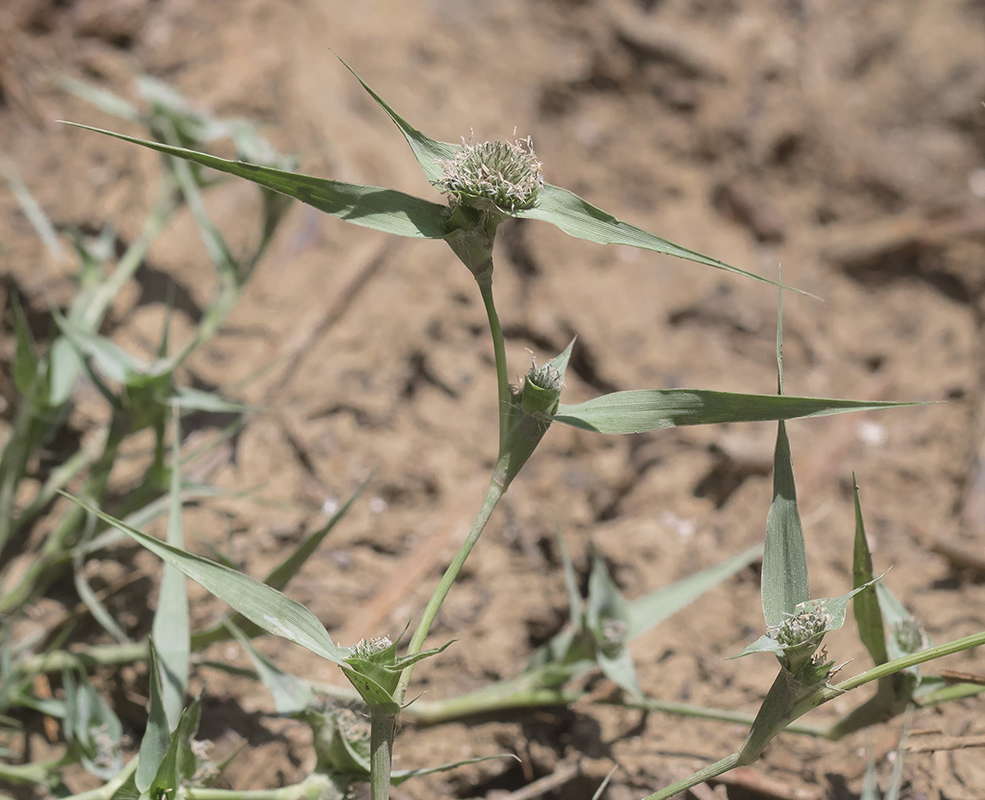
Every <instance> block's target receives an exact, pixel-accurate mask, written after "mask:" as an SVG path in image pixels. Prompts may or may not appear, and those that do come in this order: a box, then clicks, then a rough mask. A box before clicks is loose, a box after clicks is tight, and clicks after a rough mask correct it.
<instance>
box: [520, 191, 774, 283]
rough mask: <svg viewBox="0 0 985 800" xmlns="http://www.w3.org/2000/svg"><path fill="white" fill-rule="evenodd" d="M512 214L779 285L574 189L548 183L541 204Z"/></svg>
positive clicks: (598, 240)
mask: <svg viewBox="0 0 985 800" xmlns="http://www.w3.org/2000/svg"><path fill="white" fill-rule="evenodd" d="M512 216H514V217H518V218H520V219H539V220H542V221H543V222H549V223H551V224H552V225H554V226H555V227H557V228H560V229H561V230H562V231H564V233H566V234H568V235H569V236H573V237H575V238H576V239H585V240H586V241H589V242H595V243H597V244H622V245H626V246H627V247H637V248H639V249H641V250H652V251H653V252H656V253H663V254H665V255H669V256H676V257H677V258H683V259H686V260H687V261H694V262H697V263H698V264H704V265H706V266H709V267H715V268H716V269H722V270H725V271H726V272H733V273H735V274H736V275H744V276H745V277H747V278H752V279H754V280H757V281H761V282H762V283H769V284H774V285H775V281H771V280H769V279H768V278H764V277H762V276H760V275H756V274H754V273H752V272H747V271H746V270H744V269H739V268H738V267H733V266H730V265H729V264H726V263H725V262H724V261H719V260H718V259H717V258H711V257H709V256H705V255H702V254H701V253H698V252H695V251H694V250H689V249H688V248H686V247H681V246H680V245H676V244H674V243H673V242H669V241H667V240H666V239H663V238H661V237H659V236H656V235H654V234H652V233H648V232H647V231H645V230H643V229H642V228H637V227H636V226H635V225H630V224H629V223H628V222H623V221H622V220H619V219H616V218H615V217H614V216H612V214H609V213H608V212H606V211H603V210H602V209H600V208H596V207H595V206H593V205H592V204H591V203H589V202H587V201H585V200H583V199H582V198H580V197H579V196H578V195H576V194H574V193H573V192H569V191H568V190H567V189H562V188H561V187H559V186H552V185H551V184H544V187H543V188H542V189H541V190H540V193H539V195H538V196H537V203H536V204H535V205H534V206H533V207H531V208H526V209H517V211H516V212H515V213H514V214H513V215H512Z"/></svg>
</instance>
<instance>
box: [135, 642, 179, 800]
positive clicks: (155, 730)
mask: <svg viewBox="0 0 985 800" xmlns="http://www.w3.org/2000/svg"><path fill="white" fill-rule="evenodd" d="M149 647H150V662H149V665H148V668H149V673H150V675H149V679H150V718H149V719H148V721H147V728H146V729H145V730H144V738H143V739H141V741H140V754H139V756H138V758H139V761H137V771H136V772H135V773H134V780H135V782H136V787H137V789H138V790H139V791H141V792H145V791H147V790H148V789H149V788H150V786H151V784H152V783H153V782H154V776H155V775H157V770H158V768H159V767H160V766H161V762H162V761H163V760H164V755H165V753H167V751H168V745H169V744H170V743H171V731H170V730H169V729H168V716H167V712H166V711H165V710H164V701H163V699H162V697H163V690H162V689H161V667H160V663H159V662H158V660H157V648H155V647H154V640H153V639H151V640H150V642H149Z"/></svg>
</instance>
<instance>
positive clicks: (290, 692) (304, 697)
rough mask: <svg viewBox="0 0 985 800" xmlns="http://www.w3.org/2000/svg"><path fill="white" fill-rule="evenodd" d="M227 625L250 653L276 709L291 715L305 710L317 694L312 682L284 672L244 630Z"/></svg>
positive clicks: (228, 623) (229, 623) (279, 712)
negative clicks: (259, 649) (260, 649)
mask: <svg viewBox="0 0 985 800" xmlns="http://www.w3.org/2000/svg"><path fill="white" fill-rule="evenodd" d="M226 626H227V627H228V628H229V630H230V632H231V633H232V634H233V636H234V637H235V639H236V641H237V642H239V644H240V646H241V647H242V648H243V649H244V650H245V651H246V653H247V655H249V657H250V660H251V661H252V662H253V666H254V667H255V668H256V671H257V674H258V675H259V676H260V680H261V681H262V682H263V685H264V686H266V687H267V691H269V692H270V694H271V695H272V696H273V698H274V709H275V710H276V711H277V713H278V714H284V715H286V716H290V715H291V714H297V713H299V712H301V711H304V710H305V709H307V708H308V707H309V706H310V705H311V703H312V701H313V700H314V696H315V695H314V691H313V690H312V688H311V684H310V683H308V682H307V681H305V680H302V679H301V678H297V677H295V676H294V675H288V674H287V673H286V672H283V671H282V670H281V669H280V668H279V667H278V666H277V665H276V664H274V663H273V662H272V661H271V660H270V659H268V658H267V657H266V656H265V655H263V654H262V653H260V652H259V651H258V650H257V649H256V648H255V647H254V646H253V643H252V642H251V641H250V640H249V639H247V638H246V636H245V635H244V634H243V632H242V631H241V630H240V629H239V628H237V627H236V626H235V625H233V624H232V623H231V622H227V623H226Z"/></svg>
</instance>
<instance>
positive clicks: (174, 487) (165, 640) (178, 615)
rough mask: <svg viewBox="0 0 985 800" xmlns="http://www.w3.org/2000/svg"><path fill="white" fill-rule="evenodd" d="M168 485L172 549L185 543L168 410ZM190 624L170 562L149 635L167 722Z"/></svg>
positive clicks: (180, 696)
mask: <svg viewBox="0 0 985 800" xmlns="http://www.w3.org/2000/svg"><path fill="white" fill-rule="evenodd" d="M171 429H172V432H173V434H172V435H173V437H174V438H173V439H172V443H171V487H170V492H169V495H170V503H169V507H168V544H169V545H171V546H172V547H174V548H175V549H179V550H180V549H181V548H183V547H184V546H185V528H184V524H183V520H182V502H181V453H180V452H179V442H180V438H181V429H180V426H179V411H178V409H177V408H174V409H173V411H172V414H171ZM190 630H191V626H190V624H189V620H188V585H187V582H186V580H185V576H184V574H183V573H182V572H181V570H180V569H178V568H177V567H175V566H172V565H171V564H165V565H164V573H163V575H162V576H161V588H160V592H159V594H158V600H157V609H156V611H155V612H154V624H153V627H152V635H153V637H154V641H155V642H156V643H157V652H158V656H159V657H160V662H161V678H162V683H163V685H162V688H163V690H164V696H163V700H164V709H165V711H166V712H167V715H168V724H169V725H170V726H171V727H172V728H174V727H175V726H176V725H177V724H178V718H179V717H180V716H181V710H182V709H183V708H184V706H185V690H186V688H187V686H188V664H189V660H190V658H191V639H190V637H191V633H190Z"/></svg>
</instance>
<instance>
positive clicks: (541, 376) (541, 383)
mask: <svg viewBox="0 0 985 800" xmlns="http://www.w3.org/2000/svg"><path fill="white" fill-rule="evenodd" d="M562 386H563V381H562V379H561V372H560V371H559V370H557V369H555V368H554V367H552V366H551V365H550V364H545V365H544V366H542V367H538V366H537V364H536V362H535V363H534V364H533V366H531V367H530V371H529V372H528V373H527V375H526V378H524V381H523V388H522V389H521V390H520V393H519V398H520V403H521V405H522V406H523V410H524V411H525V412H527V413H528V414H535V413H538V412H539V413H541V414H553V413H554V412H555V411H557V404H558V401H559V400H560V398H561V387H562Z"/></svg>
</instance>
